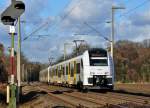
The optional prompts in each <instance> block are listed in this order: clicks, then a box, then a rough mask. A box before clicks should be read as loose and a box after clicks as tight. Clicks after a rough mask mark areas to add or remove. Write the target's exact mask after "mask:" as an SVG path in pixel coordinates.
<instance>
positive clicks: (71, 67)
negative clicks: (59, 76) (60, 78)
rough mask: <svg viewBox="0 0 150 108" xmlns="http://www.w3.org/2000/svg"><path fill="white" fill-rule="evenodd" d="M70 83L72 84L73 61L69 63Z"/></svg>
mask: <svg viewBox="0 0 150 108" xmlns="http://www.w3.org/2000/svg"><path fill="white" fill-rule="evenodd" d="M70 84H74V61H72V62H71V63H70Z"/></svg>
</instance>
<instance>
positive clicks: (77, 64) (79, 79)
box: [76, 61, 81, 82]
mask: <svg viewBox="0 0 150 108" xmlns="http://www.w3.org/2000/svg"><path fill="white" fill-rule="evenodd" d="M80 72H81V64H80V62H79V61H77V63H76V81H77V82H78V81H81V78H80Z"/></svg>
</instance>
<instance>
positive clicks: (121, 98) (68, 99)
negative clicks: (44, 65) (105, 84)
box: [40, 87, 149, 108]
mask: <svg viewBox="0 0 150 108" xmlns="http://www.w3.org/2000/svg"><path fill="white" fill-rule="evenodd" d="M40 89H41V88H40ZM43 90H44V91H46V92H47V93H48V94H49V95H50V96H51V97H53V98H56V99H58V100H61V101H63V102H65V103H66V104H69V105H71V106H72V107H78V106H84V107H86V108H91V107H93V106H94V108H97V107H103V106H106V108H129V107H127V104H134V105H145V101H143V100H142V99H144V98H141V97H138V98H137V99H136V96H135V97H132V96H131V97H130V96H129V97H128V96H126V95H124V94H123V95H122V94H118V95H117V93H114V94H113V93H111V92H108V93H107V94H102V93H94V92H88V93H81V92H77V91H76V90H73V92H71V93H68V92H67V91H66V89H65V90H64V91H63V90H62V91H57V92H58V94H59V93H60V92H62V93H60V94H59V95H58V94H57V93H56V94H53V92H54V91H53V90H52V91H51V90H49V89H48V88H47V87H44V88H43ZM68 90H70V89H68ZM146 99H148V98H146ZM72 100H74V101H72ZM89 103H90V105H91V106H90V105H89ZM148 105H149V104H147V105H145V106H146V107H147V108H149V106H148ZM109 106H110V107H109ZM104 108H105V107H104Z"/></svg>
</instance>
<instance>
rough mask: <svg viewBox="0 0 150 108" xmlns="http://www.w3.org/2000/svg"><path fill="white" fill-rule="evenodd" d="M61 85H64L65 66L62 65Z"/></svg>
mask: <svg viewBox="0 0 150 108" xmlns="http://www.w3.org/2000/svg"><path fill="white" fill-rule="evenodd" d="M62 83H63V84H64V83H65V65H62Z"/></svg>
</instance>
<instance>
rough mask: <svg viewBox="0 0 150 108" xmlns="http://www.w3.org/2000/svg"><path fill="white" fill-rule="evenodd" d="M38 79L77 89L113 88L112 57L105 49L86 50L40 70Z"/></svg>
mask: <svg viewBox="0 0 150 108" xmlns="http://www.w3.org/2000/svg"><path fill="white" fill-rule="evenodd" d="M40 81H41V82H47V83H50V84H59V85H63V86H75V87H77V88H78V89H113V87H114V63H113V59H112V57H111V56H110V54H109V53H108V52H107V51H106V50H105V49H101V48H93V49H90V50H86V51H85V52H84V53H82V54H81V55H79V56H77V57H74V58H71V59H68V60H65V61H62V62H60V63H58V64H54V65H52V66H49V67H48V68H46V69H44V70H42V71H40Z"/></svg>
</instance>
